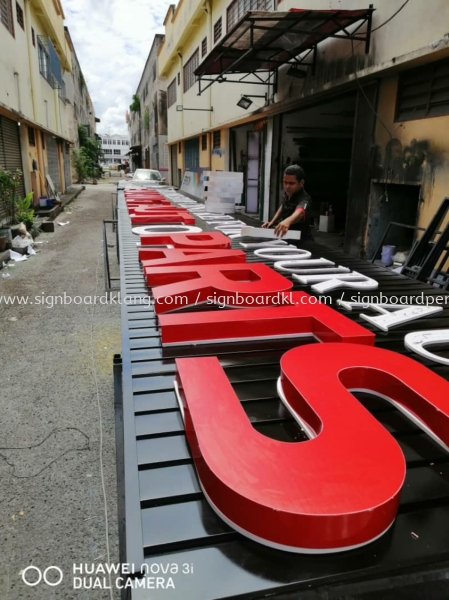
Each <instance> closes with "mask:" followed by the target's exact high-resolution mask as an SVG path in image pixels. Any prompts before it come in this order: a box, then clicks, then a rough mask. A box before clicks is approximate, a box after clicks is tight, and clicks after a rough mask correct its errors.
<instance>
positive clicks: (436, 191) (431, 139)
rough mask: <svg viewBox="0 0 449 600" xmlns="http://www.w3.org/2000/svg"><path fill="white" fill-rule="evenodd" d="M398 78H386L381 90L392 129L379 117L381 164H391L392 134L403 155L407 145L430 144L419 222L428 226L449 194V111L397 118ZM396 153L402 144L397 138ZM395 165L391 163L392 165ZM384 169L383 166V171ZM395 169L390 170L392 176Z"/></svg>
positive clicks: (381, 111) (381, 108)
mask: <svg viewBox="0 0 449 600" xmlns="http://www.w3.org/2000/svg"><path fill="white" fill-rule="evenodd" d="M397 86H398V78H397V77H390V78H387V79H384V80H383V81H382V84H381V87H380V93H379V102H378V110H377V112H378V115H379V117H380V119H381V120H382V121H383V123H384V124H385V126H386V127H387V128H388V130H389V132H390V133H388V131H387V130H386V128H385V127H384V126H383V125H382V123H381V122H380V121H379V120H378V121H377V126H376V132H375V139H376V144H377V145H378V146H379V150H380V158H381V165H382V166H383V167H385V166H387V168H388V167H390V165H391V163H392V159H388V158H387V155H388V154H387V152H386V148H387V144H388V143H389V141H390V134H391V136H392V137H393V138H394V139H395V140H399V142H400V144H401V145H402V152H403V155H404V154H406V153H407V150H406V148H413V147H416V145H414V142H413V140H416V142H417V143H418V144H420V143H424V144H425V145H426V146H427V145H428V150H427V151H426V159H425V162H424V164H423V167H422V178H421V183H422V186H421V197H422V198H423V200H424V202H423V203H421V206H420V209H419V218H418V225H419V226H420V227H426V226H427V225H428V223H429V221H430V219H431V218H432V216H433V215H434V213H435V211H436V210H437V209H438V207H439V205H440V203H441V201H442V200H443V198H444V197H445V196H448V195H449V135H448V132H449V115H447V116H443V117H433V118H428V119H426V118H425V119H417V120H414V121H404V122H396V123H395V122H394V111H395V105H396V94H397ZM395 146H396V148H397V150H396V154H398V153H399V152H400V145H399V144H398V143H397V142H395ZM390 169H391V167H390ZM382 172H383V169H382V170H381V171H380V173H382ZM392 176H393V177H394V173H393V174H392V173H390V178H391V177H392Z"/></svg>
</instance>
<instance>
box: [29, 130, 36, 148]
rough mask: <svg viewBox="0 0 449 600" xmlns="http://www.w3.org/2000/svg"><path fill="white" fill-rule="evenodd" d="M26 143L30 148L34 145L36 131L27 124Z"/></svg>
mask: <svg viewBox="0 0 449 600" xmlns="http://www.w3.org/2000/svg"><path fill="white" fill-rule="evenodd" d="M28 145H29V146H31V147H32V148H35V147H36V132H35V130H34V127H30V126H29V125H28Z"/></svg>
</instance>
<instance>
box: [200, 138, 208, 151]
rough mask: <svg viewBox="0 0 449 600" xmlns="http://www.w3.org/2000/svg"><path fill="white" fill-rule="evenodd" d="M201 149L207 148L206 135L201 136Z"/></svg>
mask: <svg viewBox="0 0 449 600" xmlns="http://www.w3.org/2000/svg"><path fill="white" fill-rule="evenodd" d="M201 150H207V135H202V136H201Z"/></svg>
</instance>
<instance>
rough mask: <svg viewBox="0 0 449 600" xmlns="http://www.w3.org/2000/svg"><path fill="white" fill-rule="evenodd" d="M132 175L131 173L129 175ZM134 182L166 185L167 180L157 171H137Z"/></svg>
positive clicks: (133, 178)
mask: <svg viewBox="0 0 449 600" xmlns="http://www.w3.org/2000/svg"><path fill="white" fill-rule="evenodd" d="M128 175H130V173H128ZM132 181H148V182H152V183H161V184H162V183H165V179H164V178H163V177H162V175H161V174H160V173H159V171H156V170H155V169H136V170H135V172H134V175H133V177H132Z"/></svg>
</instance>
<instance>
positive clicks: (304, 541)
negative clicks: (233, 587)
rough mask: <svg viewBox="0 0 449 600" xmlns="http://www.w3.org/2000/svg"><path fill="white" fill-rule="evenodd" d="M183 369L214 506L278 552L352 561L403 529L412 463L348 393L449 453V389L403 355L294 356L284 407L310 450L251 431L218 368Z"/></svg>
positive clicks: (189, 414)
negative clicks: (396, 410) (384, 405)
mask: <svg viewBox="0 0 449 600" xmlns="http://www.w3.org/2000/svg"><path fill="white" fill-rule="evenodd" d="M176 364H177V369H178V374H177V388H178V395H179V398H180V403H181V407H182V409H183V413H184V420H185V428H186V435H187V439H188V441H189V444H190V448H191V450H192V454H193V458H194V461H195V465H196V468H197V471H198V474H199V478H200V481H201V484H202V487H203V489H204V491H205V494H206V497H207V498H208V500H209V502H210V503H211V505H212V506H213V508H214V509H215V510H216V512H217V513H218V514H219V515H220V516H221V517H222V518H223V519H224V520H225V521H227V522H228V523H229V524H231V525H232V526H233V527H234V528H235V529H237V530H238V531H240V532H241V533H243V534H244V535H247V536H248V537H250V538H252V539H255V540H257V541H259V542H261V543H264V544H267V545H270V546H273V547H277V548H281V549H284V550H289V551H293V552H315V553H324V552H336V551H341V550H349V549H351V548H354V547H357V546H360V545H363V544H367V543H369V542H371V541H374V540H375V539H376V538H377V537H379V536H381V535H382V534H383V533H384V532H385V531H386V530H387V529H388V528H389V527H390V526H391V525H392V523H393V521H394V519H395V516H396V513H397V508H398V503H399V495H400V491H401V488H402V485H403V482H404V477H405V460H404V456H403V454H402V451H401V449H400V447H399V445H398V444H397V442H396V441H395V439H394V438H393V437H392V436H391V435H390V434H389V433H388V432H387V431H386V429H384V427H383V426H382V425H381V424H380V423H378V422H377V420H376V419H375V418H374V417H373V416H372V415H371V414H370V413H369V412H368V411H367V410H366V409H365V408H364V407H363V406H362V405H361V404H360V403H359V402H358V401H357V400H356V399H355V398H354V396H353V395H352V394H351V393H350V392H349V391H348V390H350V389H352V390H354V389H364V390H371V391H373V393H376V394H380V395H382V396H384V397H387V396H388V397H390V398H391V399H392V401H394V402H395V403H397V405H398V406H400V407H402V408H403V409H406V410H408V411H410V412H411V413H412V414H413V417H414V418H415V420H416V421H420V422H421V425H424V426H425V427H428V428H429V429H431V430H432V431H433V432H434V434H435V435H436V436H438V437H439V438H440V439H441V440H443V441H444V442H445V443H446V444H447V443H448V442H449V419H448V408H447V407H446V406H444V405H445V404H447V402H445V401H444V399H445V398H447V397H448V396H449V384H448V383H447V382H446V381H445V380H443V379H442V378H440V377H439V376H438V375H436V374H434V373H433V372H431V371H429V370H428V369H426V368H425V367H423V366H422V365H420V364H419V363H416V362H415V361H413V360H411V359H409V358H407V357H404V356H402V355H399V354H396V353H393V352H389V351H386V350H381V349H379V348H372V347H369V346H363V348H362V347H361V346H359V345H358V344H333V343H329V344H316V345H309V346H302V347H299V348H295V349H293V350H290V351H289V352H287V353H286V354H284V356H283V357H282V359H281V380H280V387H281V390H282V395H283V396H285V399H284V401H286V403H287V404H288V405H289V406H290V410H291V411H292V414H294V416H295V418H296V419H297V420H298V421H299V422H301V423H303V425H305V428H306V430H307V431H308V432H309V437H310V438H311V439H309V440H308V441H306V442H300V443H285V442H279V441H276V440H273V439H270V438H267V437H265V436H264V435H262V434H260V433H258V432H257V431H256V430H255V429H254V428H253V427H252V425H251V423H250V422H249V419H248V417H247V416H246V414H245V412H244V410H243V408H242V406H241V404H240V402H239V400H238V399H237V397H236V395H235V393H234V391H233V390H232V387H231V385H230V383H229V381H228V379H227V377H226V375H225V373H224V371H223V369H222V368H221V366H220V364H219V362H218V360H217V359H216V358H215V357H212V358H211V357H207V358H186V359H178V360H177V361H176ZM323 365H325V368H323ZM317 381H319V385H317Z"/></svg>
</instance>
